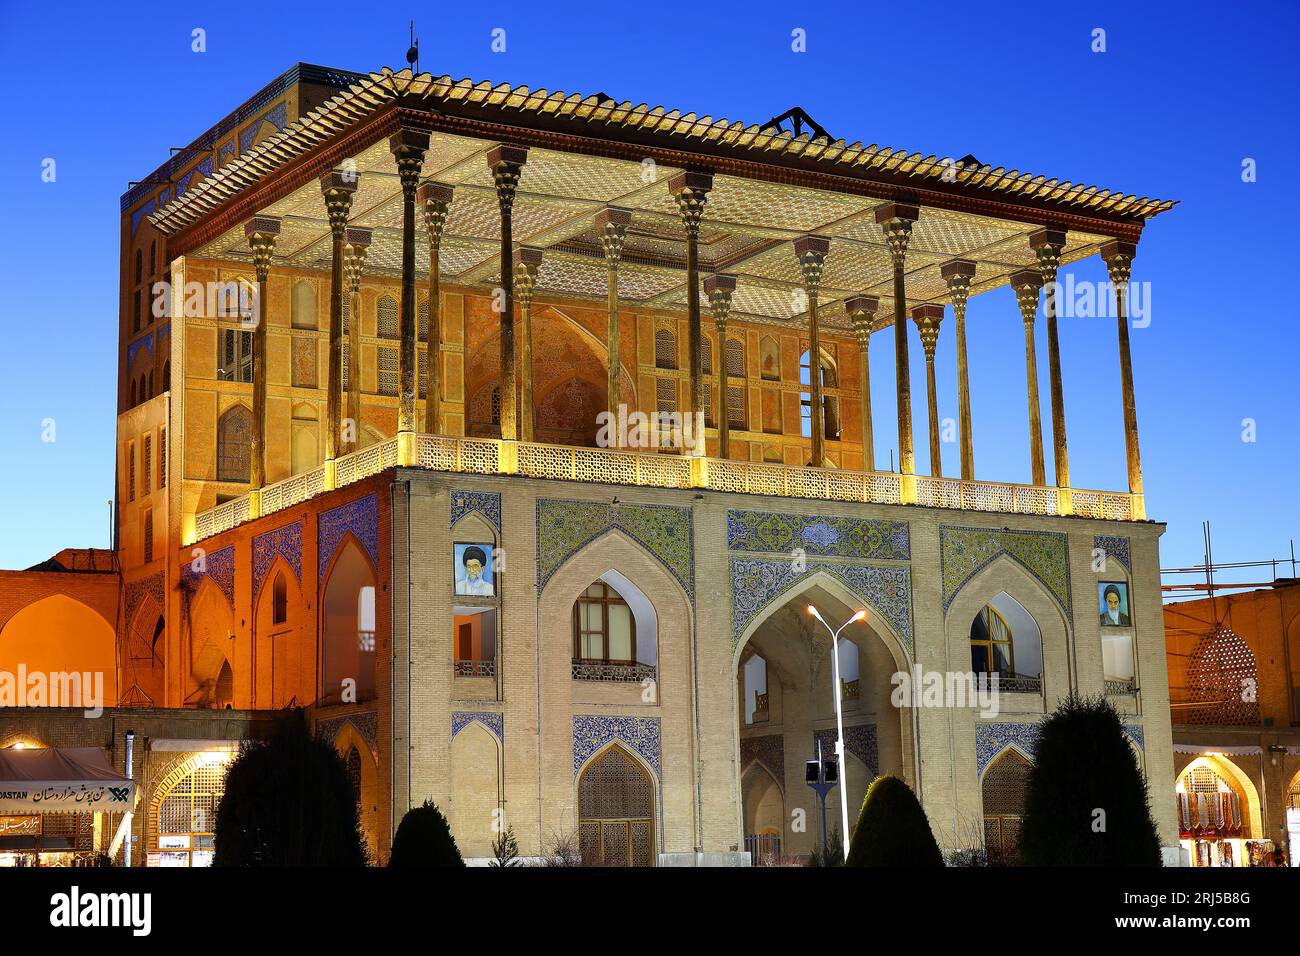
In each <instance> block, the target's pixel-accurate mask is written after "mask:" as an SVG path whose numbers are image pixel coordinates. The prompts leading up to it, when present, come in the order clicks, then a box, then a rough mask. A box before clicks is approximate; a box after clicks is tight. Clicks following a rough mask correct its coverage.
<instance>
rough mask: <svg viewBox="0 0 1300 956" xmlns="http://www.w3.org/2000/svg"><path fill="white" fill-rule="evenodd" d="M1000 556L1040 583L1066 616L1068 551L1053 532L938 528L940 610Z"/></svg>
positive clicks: (1068, 576) (1058, 534) (949, 604)
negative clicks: (941, 585)
mask: <svg viewBox="0 0 1300 956" xmlns="http://www.w3.org/2000/svg"><path fill="white" fill-rule="evenodd" d="M1004 554H1005V555H1007V556H1008V557H1010V558H1011V559H1012V560H1014V561H1016V562H1018V563H1019V564H1020V565H1021V566H1023V567H1024V568H1025V570H1027V571H1028V572H1029V573H1030V574H1032V575H1033V576H1034V577H1036V578H1037V579H1038V580H1039V581H1041V582H1042V583H1043V585H1044V586H1045V587H1046V588H1047V590H1048V591H1049V592H1051V595H1052V597H1054V598H1055V599H1056V601H1057V603H1058V604H1060V605H1061V608H1062V609H1063V610H1064V611H1065V612H1066V615H1067V616H1068V615H1069V613H1070V564H1069V548H1068V544H1067V541H1066V537H1065V535H1064V534H1061V533H1060V532H1057V531H998V530H995V529H990V528H949V527H940V528H939V560H940V564H941V565H942V568H943V609H944V610H945V611H947V610H948V608H949V607H950V606H951V605H952V602H953V598H955V597H956V596H957V593H958V592H959V591H960V590H961V589H962V588H963V587H965V586H966V583H967V582H968V581H970V579H971V578H973V577H975V575H976V574H978V573H979V572H980V571H983V570H984V569H985V568H986V567H988V566H989V565H990V564H992V563H993V562H994V561H995V560H997V559H998V558H999V557H1001V556H1002V555H1004Z"/></svg>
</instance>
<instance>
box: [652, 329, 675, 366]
mask: <svg viewBox="0 0 1300 956" xmlns="http://www.w3.org/2000/svg"><path fill="white" fill-rule="evenodd" d="M676 367H677V336H675V335H673V333H672V332H671V331H669V330H668V329H659V330H658V331H656V332H655V368H676Z"/></svg>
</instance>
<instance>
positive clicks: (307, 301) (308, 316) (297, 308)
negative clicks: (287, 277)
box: [290, 279, 317, 329]
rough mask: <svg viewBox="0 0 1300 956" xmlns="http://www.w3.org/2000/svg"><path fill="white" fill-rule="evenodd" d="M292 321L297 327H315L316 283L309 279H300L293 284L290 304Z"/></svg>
mask: <svg viewBox="0 0 1300 956" xmlns="http://www.w3.org/2000/svg"><path fill="white" fill-rule="evenodd" d="M290 322H291V324H292V326H293V327H294V328H295V329H314V328H316V326H317V319H316V285H315V283H313V282H310V281H308V280H307V279H298V280H297V281H295V282H294V284H293V298H292V302H291V304H290Z"/></svg>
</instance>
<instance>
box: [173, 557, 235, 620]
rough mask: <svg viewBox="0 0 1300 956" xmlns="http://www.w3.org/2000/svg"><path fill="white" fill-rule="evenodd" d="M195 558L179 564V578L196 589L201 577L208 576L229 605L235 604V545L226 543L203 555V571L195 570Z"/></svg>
mask: <svg viewBox="0 0 1300 956" xmlns="http://www.w3.org/2000/svg"><path fill="white" fill-rule="evenodd" d="M196 560H197V559H196V558H191V559H190V560H189V561H186V562H185V563H184V564H183V565H182V566H181V580H183V581H185V582H187V583H189V584H192V585H193V586H194V587H195V588H196V589H197V588H198V586H199V585H200V584H202V583H203V578H204V577H205V576H206V577H209V578H211V579H212V583H213V584H215V585H216V586H217V587H218V588H220V589H221V593H222V594H224V595H225V596H226V600H227V601H229V602H230V606H231V607H234V606H235V546H234V545H233V544H232V545H227V546H226V547H224V548H222V549H221V550H220V551H213V552H210V553H209V554H205V555H204V556H203V566H204V569H205V570H204V571H195V570H194V562H195V561H196Z"/></svg>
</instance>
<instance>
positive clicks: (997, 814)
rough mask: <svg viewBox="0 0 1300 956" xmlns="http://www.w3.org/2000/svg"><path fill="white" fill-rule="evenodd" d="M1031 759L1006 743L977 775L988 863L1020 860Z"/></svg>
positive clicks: (1012, 745)
mask: <svg viewBox="0 0 1300 956" xmlns="http://www.w3.org/2000/svg"><path fill="white" fill-rule="evenodd" d="M1032 766H1033V760H1032V759H1030V758H1029V757H1028V756H1026V755H1025V754H1024V753H1023V752H1022V751H1021V750H1020V748H1019V747H1017V746H1016V745H1015V744H1008V745H1007V746H1006V747H1005V748H1003V750H1002V752H1001V753H1000V754H999V755H998V756H997V757H996V758H995V759H994V760H993V761H991V762H990V763H989V765H988V766H987V767H986V768H984V773H983V774H981V776H980V804H981V807H982V812H983V815H984V849H985V852H986V853H987V854H988V857H989V861H990V862H991V863H996V864H1013V863H1015V862H1016V860H1017V859H1018V858H1019V852H1020V830H1021V826H1022V821H1023V819H1024V815H1025V789H1026V786H1027V784H1028V781H1029V771H1030V768H1031V767H1032Z"/></svg>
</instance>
